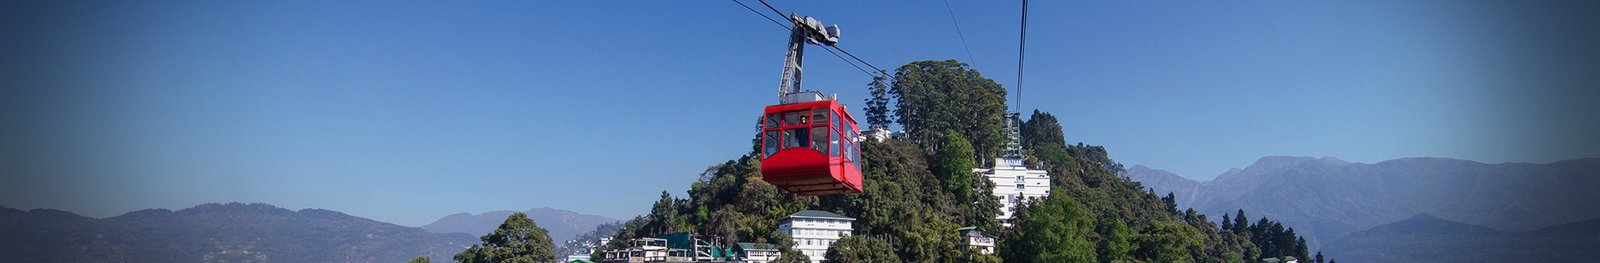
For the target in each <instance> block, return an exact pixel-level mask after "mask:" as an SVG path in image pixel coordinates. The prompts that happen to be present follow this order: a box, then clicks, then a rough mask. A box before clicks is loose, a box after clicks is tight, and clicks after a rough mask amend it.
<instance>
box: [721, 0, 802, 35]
mask: <svg viewBox="0 0 1600 263" xmlns="http://www.w3.org/2000/svg"><path fill="white" fill-rule="evenodd" d="M733 3H736V4H739V6H743V7H744V9H749V10H750V12H755V13H756V15H758V16H761V18H766V19H767V21H772V23H773V24H777V25H778V27H782V28H783V29H784V30H789V25H786V24H784V23H783V22H778V20H777V19H772V17H770V16H767V14H763V13H761V11H758V10H756V9H755V8H754V7H750V5H746V4H744V2H740V1H739V0H733Z"/></svg>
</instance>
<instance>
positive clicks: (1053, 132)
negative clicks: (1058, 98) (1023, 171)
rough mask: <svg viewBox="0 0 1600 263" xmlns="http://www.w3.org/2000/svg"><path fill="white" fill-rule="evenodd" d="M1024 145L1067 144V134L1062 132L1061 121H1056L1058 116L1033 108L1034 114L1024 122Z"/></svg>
mask: <svg viewBox="0 0 1600 263" xmlns="http://www.w3.org/2000/svg"><path fill="white" fill-rule="evenodd" d="M1020 128H1021V129H1022V145H1024V146H1027V145H1038V144H1047V145H1058V146H1059V145H1067V141H1066V136H1065V135H1063V134H1062V132H1061V123H1060V122H1058V121H1056V116H1054V115H1050V113H1046V112H1040V111H1039V110H1033V115H1032V116H1029V117H1028V121H1025V122H1022V127H1020Z"/></svg>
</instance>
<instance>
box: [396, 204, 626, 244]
mask: <svg viewBox="0 0 1600 263" xmlns="http://www.w3.org/2000/svg"><path fill="white" fill-rule="evenodd" d="M522 212H523V213H526V214H528V218H531V219H533V222H534V223H536V224H539V227H543V228H544V229H545V230H548V231H550V239H551V241H554V242H555V243H556V244H561V243H563V242H566V241H567V240H571V239H572V238H573V237H575V236H577V235H578V234H582V233H584V232H588V231H590V230H594V228H595V226H599V225H600V224H605V223H612V222H618V221H621V220H617V219H612V218H608V217H604V216H597V215H590V214H582V213H578V212H573V211H567V210H561V209H554V208H549V207H540V208H534V209H528V210H527V211H522ZM511 213H515V212H513V211H506V210H501V211H489V212H483V213H479V214H476V215H474V214H469V213H458V214H453V215H449V216H445V217H444V218H439V220H434V221H433V223H428V224H427V225H423V226H422V229H425V230H428V232H434V233H465V234H471V235H473V236H481V235H483V234H485V233H489V232H492V231H494V229H495V228H496V227H499V226H500V223H501V222H505V220H506V216H510V215H511Z"/></svg>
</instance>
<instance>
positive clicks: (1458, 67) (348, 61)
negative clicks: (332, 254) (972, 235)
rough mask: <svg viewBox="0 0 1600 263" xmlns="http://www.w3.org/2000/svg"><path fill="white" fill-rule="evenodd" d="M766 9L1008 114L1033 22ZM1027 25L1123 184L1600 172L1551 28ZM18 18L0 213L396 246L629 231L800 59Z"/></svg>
mask: <svg viewBox="0 0 1600 263" xmlns="http://www.w3.org/2000/svg"><path fill="white" fill-rule="evenodd" d="M747 3H748V4H752V5H753V6H755V7H757V8H760V6H759V4H758V3H756V2H754V0H751V1H747ZM773 4H774V5H776V6H778V7H779V8H780V9H783V10H784V11H786V12H799V13H801V14H803V15H810V16H815V17H818V18H820V19H821V20H822V21H824V22H825V23H828V24H839V25H840V26H841V27H842V28H843V30H842V31H843V37H842V39H841V43H840V45H841V46H843V47H844V48H845V49H847V50H850V51H851V52H853V53H855V54H857V55H859V56H861V57H862V58H863V59H865V60H868V61H869V62H871V63H873V64H876V65H877V66H879V67H885V68H893V67H897V66H899V65H902V64H905V63H907V62H910V61H915V60H929V59H940V60H942V59H959V60H963V61H968V62H970V63H972V64H973V65H974V67H976V68H977V69H978V70H980V71H981V72H982V73H984V74H985V75H986V76H987V77H990V78H993V79H995V80H996V81H998V82H1000V83H1002V84H1003V85H1005V86H1006V87H1007V88H1008V89H1012V88H1014V87H1015V86H1016V77H1015V76H1016V70H1017V68H1016V64H1017V56H1016V52H1017V50H1016V48H1017V33H1018V28H1017V26H1018V23H1019V21H1020V17H1019V13H1018V12H1019V8H1020V3H1013V2H1010V1H1006V2H998V1H960V0H952V1H950V2H949V4H950V5H951V6H952V7H953V9H952V10H953V13H954V15H955V16H956V17H957V18H958V19H959V22H960V25H961V29H962V30H963V32H964V34H965V36H966V40H967V44H969V45H970V46H969V47H963V44H962V42H961V40H960V38H958V36H957V33H956V31H955V26H954V25H953V23H952V21H951V17H950V13H952V11H951V10H947V9H946V6H945V3H944V2H936V1H914V2H904V1H895V2H882V3H865V1H803V2H802V1H782V0H779V1H773ZM1031 8H1032V9H1031V16H1030V26H1029V28H1028V30H1029V32H1028V33H1029V35H1028V41H1029V42H1028V58H1027V71H1026V73H1027V75H1026V76H1025V78H1026V83H1024V85H1025V86H1024V90H1023V92H1024V93H1023V94H1024V95H1025V97H1024V98H1023V102H1024V103H1025V104H1024V105H1023V107H1024V109H1025V110H1030V111H1031V110H1033V109H1039V110H1043V111H1047V112H1050V113H1053V114H1055V115H1056V116H1057V117H1058V118H1060V119H1061V120H1062V122H1063V123H1064V126H1065V133H1066V136H1067V141H1069V142H1073V143H1076V142H1083V143H1086V144H1093V145H1104V146H1106V147H1108V149H1109V150H1110V152H1111V154H1112V157H1113V158H1114V159H1116V160H1118V161H1120V162H1122V163H1124V164H1128V165H1130V166H1131V165H1135V164H1139V165H1146V166H1150V167H1154V168H1157V169H1166V170H1169V171H1173V172H1175V173H1178V174H1180V175H1183V176H1186V177H1190V178H1195V179H1200V180H1204V179H1209V178H1211V177H1214V176H1216V175H1217V174H1220V173H1222V172H1223V171H1225V170H1227V169H1228V168H1230V167H1243V166H1247V165H1249V164H1250V163H1251V162H1253V161H1254V160H1255V159H1256V158H1259V157H1261V156H1267V155H1294V156H1313V157H1320V156H1334V157H1338V158H1341V159H1344V160H1348V161H1355V162H1367V163H1371V162H1379V161H1383V160H1388V159H1394V158H1403V157H1422V156H1427V157H1449V158H1462V159H1469V160H1475V161H1481V162H1491V163H1497V162H1550V161H1557V160H1565V159H1573V158H1581V157H1595V156H1600V147H1590V146H1593V145H1594V144H1593V143H1592V142H1593V140H1591V137H1593V136H1592V134H1597V132H1600V124H1597V123H1600V121H1595V119H1594V118H1593V116H1592V113H1590V112H1593V111H1587V109H1593V105H1591V104H1593V103H1592V102H1591V101H1593V100H1592V99H1594V98H1596V97H1595V96H1593V92H1592V91H1591V90H1590V89H1589V88H1587V87H1592V86H1584V85H1581V84H1582V83H1595V82H1581V81H1584V80H1592V77H1588V76H1585V75H1586V74H1585V73H1583V72H1584V71H1582V70H1573V67H1570V66H1571V65H1581V66H1592V65H1594V64H1593V61H1594V60H1592V58H1594V57H1593V56H1587V55H1591V53H1593V52H1587V53H1584V52H1578V53H1575V54H1568V53H1564V52H1559V51H1567V50H1568V49H1569V48H1571V46H1567V45H1569V44H1570V43H1569V42H1565V41H1556V40H1552V39H1553V38H1559V37H1564V36H1566V35H1561V34H1559V33H1565V32H1562V31H1559V30H1558V31H1556V33H1550V32H1541V31H1538V30H1528V29H1530V28H1541V27H1540V26H1542V25H1546V24H1544V23H1557V24H1559V23H1560V22H1561V21H1546V20H1543V19H1540V17H1539V15H1542V14H1544V13H1540V12H1543V10H1542V9H1532V10H1534V11H1528V10H1527V9H1526V8H1507V7H1505V6H1499V5H1497V4H1491V3H1479V2H1461V3H1440V2H1429V1H1398V2H1396V1H1176V2H1165V1H1132V2H1130V1H1103V2H1098V1H1093V2H1092V1H1070V2H1068V1H1038V2H1036V3H1033V4H1032V6H1031ZM14 10H15V9H14ZM20 10H22V11H13V12H19V13H24V12H25V13H30V14H29V15H27V16H19V17H20V18H19V17H13V18H10V19H12V20H10V21H8V22H14V24H12V25H19V26H18V27H8V30H19V31H17V32H23V33H24V35H21V36H27V39H30V40H26V41H19V42H18V43H15V44H14V45H17V46H16V47H12V48H10V51H6V52H8V53H5V54H6V55H10V56H17V57H20V58H22V59H19V60H16V61H21V62H25V63H16V64H10V65H6V66H7V69H17V71H13V72H14V74H18V75H21V76H23V77H21V78H14V79H18V80H15V81H17V82H14V85H15V86H17V87H22V89H19V91H17V92H15V93H13V95H27V96H16V97H13V98H14V99H12V100H8V101H17V102H25V103H20V104H14V105H22V106H16V107H15V109H17V111H12V114H9V115H7V117H8V119H6V121H8V122H11V123H14V124H18V125H17V126H14V127H19V128H16V129H15V130H14V131H13V133H14V134H13V135H16V136H8V137H10V139H6V140H5V141H4V142H6V143H12V144H14V146H15V147H16V148H13V149H14V150H11V152H9V153H7V155H6V156H5V157H7V158H6V159H7V161H8V162H10V164H12V165H11V166H10V167H12V168H11V170H10V171H9V172H8V177H9V178H8V179H7V180H8V181H13V182H19V183H10V184H5V185H3V186H0V205H6V206H10V207H18V208H24V209H27V208H55V209H63V210H68V211H72V212H76V213H80V214H84V215H88V216H94V217H106V216H114V215H117V214H121V213H125V212H128V211H132V210H136V209H143V208H168V209H180V208H185V207H189V206H193V205H196V204H200V203H206V202H233V201H238V202H263V203H269V204H273V205H277V206H281V207H286V208H291V209H300V208H326V209H332V210H337V211H342V212H345V213H349V214H353V215H357V216H363V217H368V218H372V219H376V220H379V221H386V222H393V223H398V224H401V225H408V226H417V225H422V224H425V223H428V222H431V221H432V220H434V219H437V218H439V217H442V216H444V215H447V214H451V213H457V212H483V211H490V210H522V209H527V208H532V207H542V206H548V207H555V208H562V209H569V210H575V211H580V212H585V213H593V214H599V215H604V216H610V217H617V218H624V217H631V216H632V215H636V214H640V213H643V212H645V211H647V210H648V207H649V205H650V202H651V201H652V200H653V199H654V198H655V197H656V195H658V194H659V192H660V191H663V190H665V191H669V192H672V193H673V194H675V195H680V196H681V195H682V194H683V192H684V191H685V190H686V189H687V187H688V186H689V184H690V183H691V182H693V181H694V180H695V179H696V178H697V176H698V174H699V173H700V172H701V171H702V170H704V169H705V168H706V167H707V166H709V165H713V164H717V163H721V162H723V161H726V160H729V159H733V158H737V157H738V156H739V155H740V154H742V153H744V152H746V151H747V150H748V149H749V146H748V143H749V141H750V138H751V137H752V134H753V132H754V131H753V125H752V124H753V121H754V118H755V116H756V115H758V114H759V111H760V108H761V107H762V106H764V105H767V104H770V103H774V102H775V101H776V99H775V98H774V93H775V92H774V91H775V89H776V87H775V86H776V85H777V84H778V77H779V73H780V68H781V66H782V62H783V55H784V50H783V48H784V44H785V41H786V40H787V32H785V31H783V30H781V29H780V28H778V27H776V26H774V25H773V24H772V23H771V22H768V21H766V20H765V19H762V18H761V17H759V16H757V15H755V14H754V13H752V12H750V11H749V10H746V9H744V7H740V6H738V5H736V4H735V3H733V2H731V1H692V2H691V1H681V2H680V1H631V2H603V1H472V2H424V1H406V2H393V1H373V2H361V1H334V2H328V1H180V2H162V1H157V2H138V3H95V4H49V5H40V6H39V7H35V8H31V9H30V8H29V7H24V8H20ZM758 10H764V9H758ZM1530 12H1531V13H1530ZM34 25H37V26H36V27H35V26H34ZM1586 36H1592V34H1588V35H1586ZM1581 40H1583V41H1592V40H1593V38H1584V39H1581ZM1557 42H1559V43H1557ZM1552 43H1555V44H1552ZM1579 43H1583V42H1579ZM1589 43H1592V42H1589ZM966 48H970V50H971V54H970V56H969V55H968V53H967V51H966ZM1552 50H1554V51H1552ZM810 51H811V52H808V56H807V62H808V63H807V64H806V65H807V71H806V73H807V74H806V75H805V76H806V78H805V81H806V82H805V87H807V88H808V89H818V90H825V91H831V92H836V93H838V94H839V95H840V97H841V99H842V100H844V101H845V102H847V103H849V104H850V105H851V106H855V109H856V110H857V111H858V112H857V114H858V115H859V114H860V112H859V109H860V106H859V105H860V101H861V100H862V99H863V98H864V97H863V96H864V94H865V92H864V91H865V88H866V85H865V84H866V83H867V82H868V81H869V78H868V77H866V76H865V75H864V74H862V73H860V72H859V71H857V70H856V69H854V68H852V67H850V66H849V65H848V64H845V63H844V62H842V61H841V60H839V59H837V58H834V57H832V55H829V54H827V53H825V52H822V51H820V50H818V49H816V48H815V47H813V48H812V49H811V50H810ZM1574 55H1576V56H1574ZM1574 57H1577V59H1573V58H1574ZM1572 63H1577V64H1572ZM1578 68H1583V67H1578ZM30 73H38V74H37V75H31V77H29V75H28V74H30ZM1573 83H1578V84H1573ZM1574 87H1578V88H1574ZM24 97H25V98H37V99H28V100H18V99H15V98H24ZM1573 138H1578V139H1580V140H1577V141H1576V142H1578V143H1574V142H1575V141H1574V140H1572V139H1573ZM34 150H36V151H34Z"/></svg>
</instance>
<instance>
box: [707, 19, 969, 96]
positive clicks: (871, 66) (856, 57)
mask: <svg viewBox="0 0 1600 263" xmlns="http://www.w3.org/2000/svg"><path fill="white" fill-rule="evenodd" d="M756 1H760V2H761V5H764V6H767V9H768V10H772V13H774V14H778V16H779V17H786V16H784V14H783V11H779V10H778V8H777V7H774V6H772V4H771V3H767V0H756ZM734 2H735V3H738V4H739V5H741V6H744V7H745V8H746V9H751V10H750V11H752V12H756V14H757V15H761V17H764V18H767V20H773V19H772V18H771V17H767V16H766V15H764V14H761V12H758V11H755V9H754V8H750V6H746V5H744V3H743V2H739V1H738V0H734ZM773 22H774V23H777V21H773ZM784 28H785V29H790V27H787V26H785V27H784ZM790 30H793V29H790ZM829 47H832V48H833V49H837V50H839V52H843V53H844V54H845V55H847V56H850V58H853V59H855V61H858V62H861V64H864V65H867V67H870V68H872V69H874V70H877V71H878V72H884V70H883V69H882V68H878V66H875V65H872V63H868V62H867V61H866V60H864V59H861V57H858V56H856V54H852V53H850V51H849V50H844V48H841V47H839V46H838V45H831V46H829V45H824V46H822V49H823V50H827V49H828V48H829ZM828 53H834V52H833V50H828ZM969 55H970V54H969ZM833 56H834V57H838V58H839V59H840V60H844V62H845V63H847V64H850V66H852V67H856V69H859V70H861V72H862V73H867V75H868V76H873V77H877V76H878V74H872V73H871V72H868V71H867V70H866V69H863V68H861V66H857V65H856V64H855V63H854V62H851V61H850V60H849V59H845V58H844V57H841V56H839V54H838V53H834V54H833Z"/></svg>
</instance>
